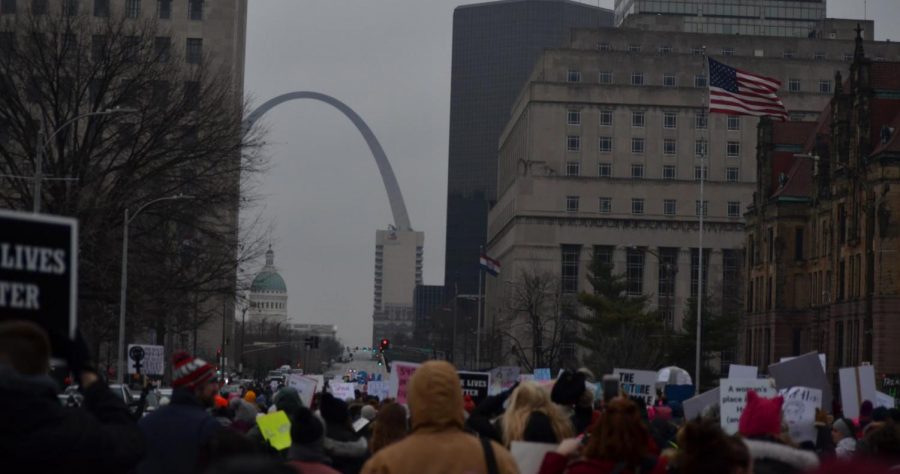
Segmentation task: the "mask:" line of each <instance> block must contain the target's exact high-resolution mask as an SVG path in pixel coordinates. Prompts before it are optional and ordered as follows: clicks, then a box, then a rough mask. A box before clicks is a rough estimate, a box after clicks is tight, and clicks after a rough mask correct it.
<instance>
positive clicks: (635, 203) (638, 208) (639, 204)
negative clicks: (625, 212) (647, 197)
mask: <svg viewBox="0 0 900 474" xmlns="http://www.w3.org/2000/svg"><path fill="white" fill-rule="evenodd" d="M631 213H632V214H635V215H641V214H643V213H644V199H643V198H631Z"/></svg>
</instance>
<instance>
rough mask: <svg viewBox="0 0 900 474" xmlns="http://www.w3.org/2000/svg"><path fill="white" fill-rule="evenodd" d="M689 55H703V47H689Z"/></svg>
mask: <svg viewBox="0 0 900 474" xmlns="http://www.w3.org/2000/svg"><path fill="white" fill-rule="evenodd" d="M691 54H693V55H697V56H699V55H701V54H703V47H702V46H691Z"/></svg>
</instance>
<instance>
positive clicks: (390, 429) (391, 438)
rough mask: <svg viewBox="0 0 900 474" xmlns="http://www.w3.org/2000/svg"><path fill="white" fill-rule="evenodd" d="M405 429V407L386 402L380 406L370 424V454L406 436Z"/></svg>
mask: <svg viewBox="0 0 900 474" xmlns="http://www.w3.org/2000/svg"><path fill="white" fill-rule="evenodd" d="M407 430H408V428H407V421H406V409H405V408H403V406H402V405H398V404H396V403H388V404H386V405H384V406H383V407H381V409H380V410H378V415H376V416H375V421H374V424H373V425H372V441H371V443H369V448H370V449H371V451H372V454H374V453H376V452H378V450H379V449H381V448H383V447H385V446H388V445H389V444H391V443H396V442H397V441H400V440H401V439H403V438H404V437H406V432H407Z"/></svg>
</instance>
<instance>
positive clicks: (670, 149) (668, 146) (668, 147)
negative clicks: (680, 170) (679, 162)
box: [663, 138, 677, 155]
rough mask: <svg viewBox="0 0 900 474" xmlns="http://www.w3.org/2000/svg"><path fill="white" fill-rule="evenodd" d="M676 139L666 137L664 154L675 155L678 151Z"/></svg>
mask: <svg viewBox="0 0 900 474" xmlns="http://www.w3.org/2000/svg"><path fill="white" fill-rule="evenodd" d="M676 148H677V146H676V141H675V139H674V138H665V139H663V154H664V155H674V154H675V151H676Z"/></svg>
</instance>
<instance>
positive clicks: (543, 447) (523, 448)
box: [509, 441, 557, 474]
mask: <svg viewBox="0 0 900 474" xmlns="http://www.w3.org/2000/svg"><path fill="white" fill-rule="evenodd" d="M556 447H557V444H555V443H553V444H550V443H532V442H528V441H513V442H512V444H511V445H510V446H509V452H510V454H512V457H513V459H515V461H516V464H517V465H518V466H519V473H520V474H538V472H540V470H541V463H542V462H544V455H545V454H547V453H548V452H550V451H553V450H555V449H556Z"/></svg>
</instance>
